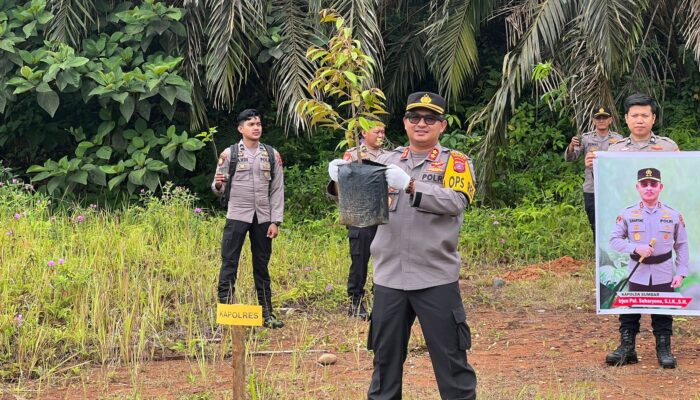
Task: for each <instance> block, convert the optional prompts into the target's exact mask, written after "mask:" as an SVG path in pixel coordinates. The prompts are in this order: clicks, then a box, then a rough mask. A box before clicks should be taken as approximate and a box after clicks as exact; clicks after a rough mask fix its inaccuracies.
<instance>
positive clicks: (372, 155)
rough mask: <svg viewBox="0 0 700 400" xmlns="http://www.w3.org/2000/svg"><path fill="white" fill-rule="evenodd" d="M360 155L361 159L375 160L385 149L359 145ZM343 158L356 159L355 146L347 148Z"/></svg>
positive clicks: (346, 159) (347, 159)
mask: <svg viewBox="0 0 700 400" xmlns="http://www.w3.org/2000/svg"><path fill="white" fill-rule="evenodd" d="M359 147H360V157H362V159H363V160H370V161H377V157H379V156H380V155H382V154H384V153H386V150H384V149H382V148H378V149H373V148H371V147H369V146H366V145H364V144H363V145H360V146H359ZM343 160H345V161H357V147H351V148H349V149H348V150H347V151H346V152H345V154H343Z"/></svg>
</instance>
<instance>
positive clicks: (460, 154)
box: [443, 149, 469, 160]
mask: <svg viewBox="0 0 700 400" xmlns="http://www.w3.org/2000/svg"><path fill="white" fill-rule="evenodd" d="M443 150H445V149H443ZM448 151H449V152H450V155H451V156H454V157H464V158H466V159H467V160H469V156H468V155H466V154H464V153H462V152H461V151H459V150H449V149H448Z"/></svg>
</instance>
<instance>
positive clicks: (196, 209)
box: [194, 207, 202, 215]
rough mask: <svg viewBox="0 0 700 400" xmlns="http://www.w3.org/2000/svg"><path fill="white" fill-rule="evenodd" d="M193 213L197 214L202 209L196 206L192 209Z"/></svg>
mask: <svg viewBox="0 0 700 400" xmlns="http://www.w3.org/2000/svg"><path fill="white" fill-rule="evenodd" d="M194 213H195V214H197V215H199V214H201V213H202V209H201V208H199V207H197V208H195V209H194Z"/></svg>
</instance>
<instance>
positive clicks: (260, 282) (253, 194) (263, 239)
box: [211, 109, 284, 329]
mask: <svg viewBox="0 0 700 400" xmlns="http://www.w3.org/2000/svg"><path fill="white" fill-rule="evenodd" d="M237 123H238V132H240V133H241V135H242V139H241V140H240V142H238V144H236V145H234V146H231V147H230V148H227V149H226V150H224V151H223V152H222V153H221V155H220V156H219V168H217V172H216V174H215V175H214V181H213V182H212V185H211V188H212V191H213V192H214V193H215V194H216V195H217V196H226V195H228V196H229V197H228V199H227V210H226V225H225V226H224V234H223V238H222V239H221V271H220V273H219V288H218V296H219V302H220V303H224V304H226V303H231V302H232V300H233V294H234V291H235V284H236V275H237V274H238V261H239V259H240V256H241V249H242V248H243V243H244V241H245V238H246V235H247V234H248V235H249V236H250V248H251V252H252V253H253V279H254V281H255V290H256V292H257V295H258V302H259V303H260V305H261V306H262V313H263V325H264V326H266V327H268V328H273V329H274V328H281V327H283V326H284V323H283V322H282V321H281V320H279V319H277V317H276V316H275V315H274V314H273V312H272V292H271V289H270V272H269V270H268V263H269V262H270V255H271V254H272V239H274V238H276V237H277V234H278V229H279V227H280V225H282V217H283V214H284V172H283V168H282V158H281V157H280V154H279V153H278V152H277V150H275V149H273V148H272V147H270V146H267V145H263V144H262V143H260V137H261V136H262V124H261V122H260V114H259V113H258V111H257V110H254V109H247V110H244V111H242V112H241V113H240V114H238V117H237ZM232 152H235V153H233V154H232ZM232 156H236V158H235V160H236V163H235V169H234V170H232V171H229V170H228V168H227V167H228V166H229V165H231V157H232ZM227 174H228V176H227ZM228 185H230V188H228V190H227V186H228Z"/></svg>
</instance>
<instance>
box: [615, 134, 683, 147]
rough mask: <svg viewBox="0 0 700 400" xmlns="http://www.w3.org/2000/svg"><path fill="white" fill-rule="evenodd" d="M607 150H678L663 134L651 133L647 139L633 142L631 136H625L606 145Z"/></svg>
mask: <svg viewBox="0 0 700 400" xmlns="http://www.w3.org/2000/svg"><path fill="white" fill-rule="evenodd" d="M608 151H680V149H679V148H678V145H677V144H676V142H674V141H673V140H671V139H669V138H667V137H665V136H657V135H655V134H654V132H652V133H651V136H650V137H649V140H648V141H644V142H635V141H634V139H632V137H631V136H630V137H626V138H624V139H623V140H620V141H618V142H616V143H614V144H612V145H610V147H608Z"/></svg>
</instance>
